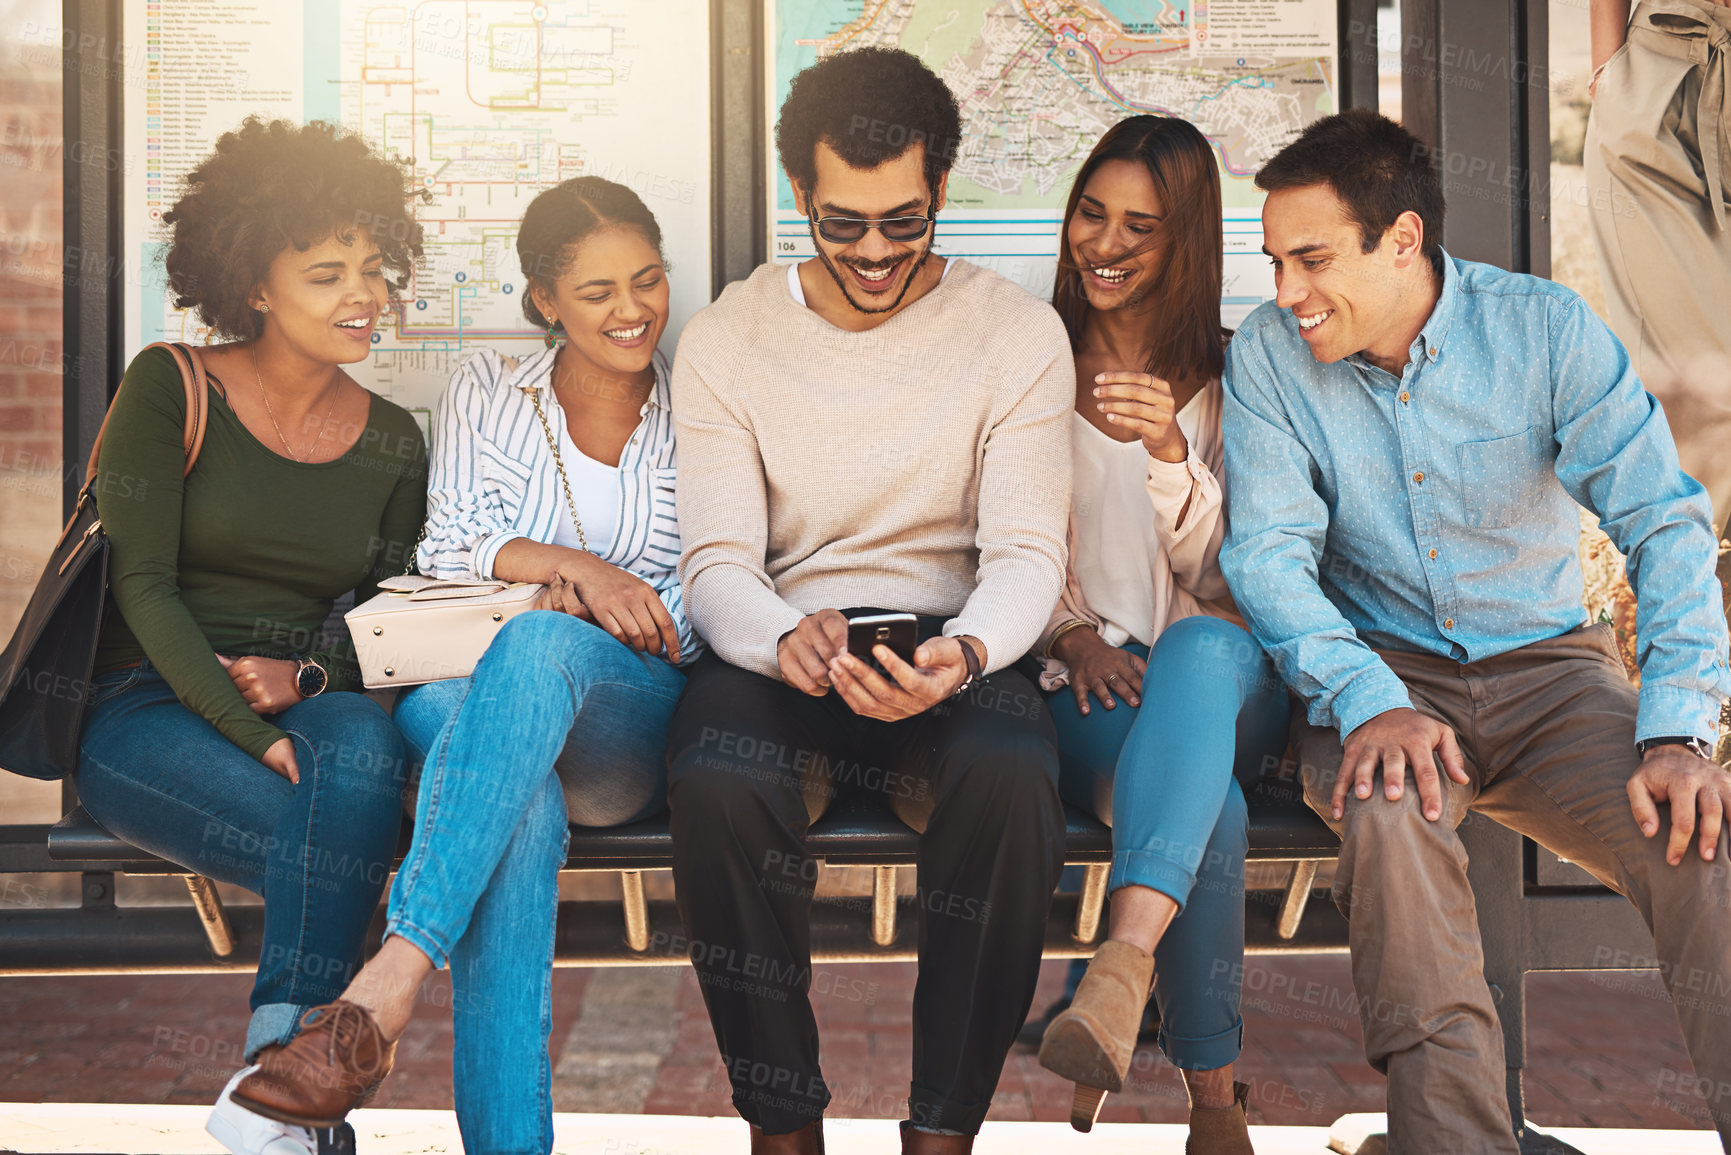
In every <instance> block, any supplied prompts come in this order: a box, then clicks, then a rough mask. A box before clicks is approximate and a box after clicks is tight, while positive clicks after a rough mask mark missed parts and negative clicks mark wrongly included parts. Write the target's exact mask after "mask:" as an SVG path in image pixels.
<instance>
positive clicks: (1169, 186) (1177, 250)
mask: <svg viewBox="0 0 1731 1155" xmlns="http://www.w3.org/2000/svg"><path fill="white" fill-rule="evenodd" d="M1111 160H1132V161H1137V162H1138V163H1140V164H1142V165H1145V166H1146V167H1147V169H1148V175H1149V176H1150V177H1151V178H1153V181H1154V189H1155V191H1156V192H1157V193H1159V196H1160V205H1161V209H1162V211H1163V213H1164V215H1163V216H1162V218H1161V219H1160V221H1159V222H1158V223H1157V224H1156V225H1155V226H1154V231H1153V232H1152V233H1150V234H1149V237H1148V240H1147V241H1145V242H1143V244H1141V245H1139V246H1137V248H1136V250H1135V252H1144V251H1146V250H1147V249H1150V248H1155V247H1158V248H1159V249H1160V251H1161V260H1160V265H1159V268H1158V269H1157V270H1156V271H1155V273H1154V279H1153V281H1152V282H1151V283H1150V285H1149V288H1148V296H1149V297H1150V298H1151V299H1152V300H1153V301H1155V302H1156V305H1155V308H1154V310H1153V311H1152V313H1151V322H1150V324H1151V327H1152V329H1153V332H1152V334H1151V336H1152V337H1153V341H1152V348H1151V351H1150V352H1149V355H1148V365H1147V370H1146V371H1147V372H1148V373H1151V374H1153V375H1154V376H1156V377H1159V378H1161V379H1162V380H1166V381H1194V380H1201V381H1208V380H1212V379H1213V378H1215V377H1218V376H1220V373H1221V370H1222V369H1224V368H1225V366H1226V338H1227V333H1226V331H1225V330H1224V329H1222V328H1221V327H1220V286H1221V279H1222V271H1221V264H1222V247H1221V221H1220V170H1219V167H1218V165H1217V164H1216V162H1215V159H1214V149H1213V148H1212V147H1211V146H1210V145H1209V143H1208V139H1207V138H1206V137H1204V136H1203V135H1202V133H1201V131H1200V130H1198V129H1197V127H1196V126H1195V125H1193V124H1191V123H1190V122H1189V121H1188V120H1184V119H1182V118H1180V117H1176V116H1132V117H1130V118H1129V119H1128V120H1121V121H1119V122H1118V123H1117V124H1115V125H1113V126H1112V127H1111V128H1109V129H1107V130H1106V133H1105V135H1103V136H1102V137H1100V142H1099V143H1098V144H1096V145H1095V146H1094V151H1093V152H1091V153H1089V154H1088V159H1087V160H1085V161H1083V162H1082V168H1081V170H1080V171H1079V172H1077V173H1076V181H1075V183H1074V184H1072V185H1071V186H1070V199H1069V202H1068V203H1067V204H1065V206H1064V223H1063V225H1062V228H1061V231H1060V232H1059V236H1058V242H1059V243H1058V278H1057V282H1056V283H1055V284H1054V285H1053V287H1052V307H1053V308H1055V309H1057V310H1058V315H1059V316H1060V317H1062V318H1063V319H1064V328H1065V329H1067V330H1069V333H1070V348H1071V350H1072V351H1074V350H1075V349H1076V347H1077V344H1078V342H1080V341H1081V339H1082V328H1083V326H1084V324H1085V323H1086V322H1087V320H1088V313H1089V312H1090V310H1091V309H1092V306H1091V305H1089V304H1088V298H1087V296H1086V295H1085V294H1084V293H1083V291H1082V270H1081V269H1080V268H1079V267H1078V266H1077V264H1076V258H1075V256H1074V254H1073V253H1072V252H1071V251H1070V221H1071V219H1072V218H1074V217H1075V215H1076V207H1077V205H1078V204H1080V203H1081V200H1082V190H1083V189H1084V188H1086V187H1087V185H1088V178H1089V177H1091V176H1093V175H1094V173H1095V171H1096V170H1097V169H1099V167H1100V166H1101V165H1103V164H1105V163H1106V162H1107V161H1111ZM1127 255H1128V254H1127Z"/></svg>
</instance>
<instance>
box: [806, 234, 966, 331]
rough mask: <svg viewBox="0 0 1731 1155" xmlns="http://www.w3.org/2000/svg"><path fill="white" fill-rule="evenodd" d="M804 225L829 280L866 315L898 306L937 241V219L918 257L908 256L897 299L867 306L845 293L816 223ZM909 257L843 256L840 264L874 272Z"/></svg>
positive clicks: (842, 279)
mask: <svg viewBox="0 0 1731 1155" xmlns="http://www.w3.org/2000/svg"><path fill="white" fill-rule="evenodd" d="M807 227H808V228H809V229H810V230H811V243H812V245H813V246H814V247H815V248H816V249H817V256H818V259H819V260H821V261H822V262H823V267H824V268H825V269H826V270H828V272H829V275H830V279H831V280H833V281H834V282H835V287H836V288H838V289H840V290H841V295H842V296H843V297H845V298H846V299H847V303H848V304H849V305H851V306H853V308H854V309H855V310H856V311H858V312H861V313H866V314H868V315H875V314H878V313H893V312H895V311H896V309H897V308H899V307H900V306H901V303H902V298H903V297H905V296H907V295H908V290H909V289H911V288H913V284H914V278H916V277H918V276H919V275H920V270H921V269H923V268H925V267H926V261H927V260H929V259H930V258H931V255H932V248H933V247H934V246H935V245H936V244H937V240H938V222H937V221H933V222H932V223H931V225H930V226H929V227H928V231H927V233H926V236H927V238H928V240H927V242H926V247H925V249H924V250H923V251H922V252H921V253H920V255H919V256H918V257H914V258H911V259H912V260H913V262H914V267H913V271H912V272H910V273H909V274H908V276H907V280H905V281H903V282H902V289H901V292H899V293H897V294H896V299H895V300H893V301H891V302H890V303H889V304H887V305H883V306H880V307H867V306H865V305H862V304H860V303H859V302H858V301H856V300H854V299H853V294H852V293H850V292H848V286H847V279H846V278H845V277H843V276H842V275H841V270H840V269H838V268H836V267H835V262H834V261H832V260H830V258H829V254H828V253H826V252H824V251H823V243H822V241H821V239H820V238H819V237H818V235H817V225H816V224H815V223H808V225H807ZM909 259H910V258H908V257H897V258H896V259H895V260H893V261H890V262H889V263H888V264H885V263H884V262H883V261H853V260H848V259H846V258H845V257H844V258H843V259H842V262H841V263H842V264H844V265H847V266H849V267H850V268H855V269H860V270H863V271H865V272H868V273H869V272H876V271H877V270H878V269H884V268H890V267H893V266H895V265H899V264H901V263H902V262H903V261H906V260H909Z"/></svg>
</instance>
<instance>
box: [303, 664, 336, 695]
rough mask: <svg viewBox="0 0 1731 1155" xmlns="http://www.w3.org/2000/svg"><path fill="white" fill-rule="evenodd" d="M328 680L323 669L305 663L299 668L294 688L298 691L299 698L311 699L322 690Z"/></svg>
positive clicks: (316, 665)
mask: <svg viewBox="0 0 1731 1155" xmlns="http://www.w3.org/2000/svg"><path fill="white" fill-rule="evenodd" d="M328 680H329V679H328V678H326V677H325V672H324V670H323V668H321V667H320V666H319V665H318V664H317V663H315V662H307V663H306V664H304V665H303V666H301V671H300V674H299V676H298V677H297V678H296V683H297V685H296V688H297V689H298V690H300V692H301V697H303V698H312V697H316V696H317V695H318V694H319V693H320V692H321V691H323V690H324V688H325V683H326V682H327V681H328Z"/></svg>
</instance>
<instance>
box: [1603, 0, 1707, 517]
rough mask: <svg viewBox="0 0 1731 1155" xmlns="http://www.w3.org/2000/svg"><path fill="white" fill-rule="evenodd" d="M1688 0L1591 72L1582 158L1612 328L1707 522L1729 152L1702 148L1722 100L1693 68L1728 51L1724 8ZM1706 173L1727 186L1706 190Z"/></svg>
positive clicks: (1645, 20) (1703, 67)
mask: <svg viewBox="0 0 1731 1155" xmlns="http://www.w3.org/2000/svg"><path fill="white" fill-rule="evenodd" d="M1690 7H1691V8H1693V9H1695V10H1696V11H1695V13H1694V15H1693V18H1691V17H1690V16H1689V15H1688V14H1686V13H1685V12H1676V11H1667V12H1666V13H1665V14H1663V15H1662V16H1658V19H1659V20H1663V21H1665V22H1666V25H1667V27H1665V28H1664V29H1660V28H1657V27H1656V26H1655V23H1656V22H1655V20H1654V17H1653V16H1652V15H1649V14H1646V13H1640V12H1638V13H1637V15H1636V17H1635V27H1634V28H1633V29H1632V30H1631V32H1630V39H1629V42H1628V44H1627V45H1625V46H1624V47H1623V48H1622V49H1620V50H1619V51H1618V52H1617V53H1616V54H1615V55H1614V56H1612V57H1611V59H1610V60H1609V61H1608V62H1607V63H1606V66H1605V71H1604V73H1603V74H1602V75H1601V76H1600V78H1599V84H1598V91H1597V95H1596V96H1595V97H1594V101H1593V111H1592V116H1591V119H1590V120H1589V121H1588V125H1587V139H1586V143H1585V148H1584V150H1583V158H1582V159H1583V162H1584V163H1585V165H1586V175H1587V181H1588V187H1589V188H1590V189H1591V192H1592V195H1591V196H1590V197H1589V198H1588V204H1589V207H1590V220H1591V222H1592V227H1593V237H1594V240H1595V242H1596V247H1597V249H1598V254H1599V269H1600V272H1601V273H1602V274H1603V278H1602V279H1603V282H1604V290H1605V305H1606V308H1607V311H1608V313H1609V320H1610V323H1611V327H1612V328H1613V329H1614V330H1615V331H1616V333H1617V336H1618V337H1620V338H1621V339H1622V341H1623V344H1624V345H1626V346H1627V347H1628V350H1629V355H1630V357H1631V358H1632V359H1633V361H1634V364H1635V370H1636V372H1637V373H1639V374H1640V376H1641V379H1642V381H1643V383H1644V384H1646V385H1647V387H1648V388H1649V389H1651V390H1652V391H1653V393H1654V394H1655V395H1656V396H1657V397H1659V399H1660V400H1661V401H1663V402H1664V405H1665V410H1666V412H1667V413H1668V414H1669V415H1670V419H1671V425H1672V428H1673V430H1674V431H1675V432H1676V434H1677V450H1678V453H1679V455H1680V456H1681V458H1682V461H1683V468H1684V469H1686V470H1688V472H1689V473H1690V474H1691V475H1693V476H1694V477H1696V478H1697V479H1698V480H1700V481H1701V483H1702V484H1703V485H1705V486H1706V487H1707V491H1708V493H1709V494H1710V495H1711V496H1712V498H1713V520H1714V524H1715V525H1723V524H1724V523H1725V519H1726V514H1727V512H1728V511H1731V510H1728V507H1731V464H1728V463H1727V462H1726V461H1725V455H1724V453H1723V452H1722V450H1721V447H1722V446H1723V445H1724V440H1725V435H1726V430H1727V428H1728V427H1731V311H1728V310H1727V309H1725V308H1724V306H1723V302H1725V301H1727V300H1731V203H1725V204H1724V209H1723V212H1724V215H1725V221H1726V227H1721V225H1720V223H1719V221H1718V220H1717V219H1716V218H1715V215H1714V212H1713V207H1712V203H1711V198H1712V197H1713V196H1715V195H1717V196H1718V197H1719V198H1720V199H1721V202H1722V203H1724V202H1725V198H1726V197H1728V196H1731V156H1727V155H1723V154H1721V153H1720V150H1717V149H1715V150H1714V153H1715V154H1718V155H1716V157H1707V156H1704V155H1703V146H1704V145H1705V144H1708V143H1710V142H1711V141H1712V140H1713V138H1714V136H1715V135H1716V134H1717V133H1719V132H1721V131H1722V129H1721V128H1720V125H1719V122H1720V120H1721V119H1723V118H1725V117H1731V107H1725V106H1724V104H1723V102H1724V100H1725V99H1726V97H1727V95H1728V94H1727V93H1725V92H1724V90H1723V88H1720V90H1719V99H1720V102H1721V104H1720V106H1719V107H1714V106H1713V105H1712V104H1711V103H1709V104H1707V105H1706V106H1703V105H1702V102H1701V97H1702V79H1703V77H1704V76H1706V75H1709V74H1711V73H1712V72H1713V71H1715V70H1717V69H1718V68H1720V67H1721V63H1720V61H1721V59H1722V58H1723V54H1724V53H1726V52H1731V45H1728V44H1727V36H1728V35H1731V9H1726V8H1723V7H1720V6H1718V5H1716V4H1712V3H1709V2H1707V0H1702V2H1701V3H1698V4H1694V5H1691V6H1690ZM1690 24H1693V25H1694V27H1692V28H1691V27H1689V25H1690ZM1692 34H1693V35H1692ZM1715 39H1716V40H1717V46H1716V47H1712V48H1709V43H1710V42H1712V41H1714V40H1715ZM1667 47H1669V48H1672V49H1675V50H1676V51H1674V52H1672V51H1666V50H1665V49H1666V48H1667ZM1701 52H1704V53H1705V55H1704V56H1702V57H1701V59H1700V60H1699V61H1698V60H1697V59H1695V58H1693V56H1692V54H1693V53H1701ZM1710 169H1717V170H1718V174H1719V178H1720V181H1721V182H1722V184H1723V185H1724V186H1726V187H1722V188H1721V189H1720V190H1717V191H1715V190H1714V189H1712V188H1711V186H1710V184H1709V181H1708V179H1707V177H1708V172H1709V170H1710Z"/></svg>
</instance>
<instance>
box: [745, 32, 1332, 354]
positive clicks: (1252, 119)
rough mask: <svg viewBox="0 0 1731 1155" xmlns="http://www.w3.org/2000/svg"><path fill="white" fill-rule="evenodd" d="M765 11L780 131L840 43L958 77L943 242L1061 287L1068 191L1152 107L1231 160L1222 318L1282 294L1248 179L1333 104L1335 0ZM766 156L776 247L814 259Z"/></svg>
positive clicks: (1227, 164) (770, 86)
mask: <svg viewBox="0 0 1731 1155" xmlns="http://www.w3.org/2000/svg"><path fill="white" fill-rule="evenodd" d="M765 15H766V19H765V23H764V28H765V35H766V37H767V39H768V44H767V46H766V52H765V64H766V69H767V76H766V85H767V91H768V92H769V93H770V99H769V101H768V102H767V104H768V106H769V107H768V110H767V111H768V117H769V125H768V128H769V132H770V134H771V135H770V139H771V140H773V139H774V135H773V134H774V124H775V118H776V114H777V112H778V110H779V108H780V105H781V101H782V100H783V98H785V97H786V95H787V91H788V86H789V84H790V83H791V81H792V79H793V76H794V74H795V73H797V72H799V71H800V70H801V69H802V68H805V67H807V66H809V65H810V64H812V63H814V62H815V61H817V60H818V59H820V58H822V57H825V56H828V55H830V54H832V53H836V52H845V51H848V50H849V49H853V48H860V47H864V46H866V45H882V46H887V47H895V48H902V49H905V50H907V51H909V52H912V53H913V54H914V55H916V56H918V57H919V58H920V59H921V60H923V61H925V63H926V64H927V66H928V67H930V68H931V69H932V70H933V71H934V72H936V73H937V74H938V75H939V76H941V77H943V78H944V81H945V83H947V84H948V85H949V86H950V89H951V91H952V92H954V93H955V95H956V99H957V101H958V102H959V103H960V105H961V110H962V148H961V151H960V154H959V156H958V157H957V159H956V164H955V168H954V170H953V171H952V172H951V174H950V183H949V195H948V206H947V207H946V208H945V209H944V212H943V214H942V217H941V219H940V221H939V229H938V251H939V252H941V253H944V254H946V255H950V256H960V257H966V258H967V259H969V260H972V261H976V262H978V263H980V264H983V265H986V266H989V267H991V268H995V269H997V270H998V271H999V272H1001V273H1003V274H1005V275H1006V276H1008V277H1010V278H1012V279H1013V280H1015V281H1017V282H1018V283H1020V284H1021V285H1022V286H1023V287H1025V288H1027V289H1028V290H1029V291H1030V292H1033V293H1035V294H1037V295H1039V296H1041V297H1049V296H1050V295H1051V291H1052V278H1053V274H1054V272H1055V270H1056V256H1057V251H1058V247H1057V236H1058V221H1059V217H1060V216H1061V214H1062V212H1063V207H1064V199H1065V196H1066V195H1067V194H1068V192H1069V188H1070V181H1071V179H1072V177H1073V176H1074V175H1075V172H1076V169H1077V168H1078V167H1079V166H1080V165H1081V163H1082V161H1083V160H1084V159H1086V157H1087V155H1088V152H1089V150H1090V149H1092V148H1093V146H1094V143H1095V142H1096V141H1097V140H1099V139H1100V135H1101V133H1103V132H1105V130H1106V129H1107V128H1109V127H1110V126H1111V125H1113V124H1115V123H1117V122H1118V121H1120V120H1122V119H1124V118H1125V117H1129V116H1135V115H1138V114H1140V113H1156V114H1159V115H1162V116H1182V117H1185V118H1186V119H1188V120H1190V121H1192V122H1193V123H1195V124H1196V125H1197V126H1198V127H1199V128H1200V129H1201V130H1202V132H1203V134H1204V135H1205V136H1207V138H1208V139H1209V141H1210V142H1211V143H1212V144H1213V145H1214V150H1215V156H1216V158H1217V159H1218V160H1219V162H1220V171H1221V193H1222V201H1223V203H1224V205H1225V210H1226V237H1225V249H1226V284H1225V291H1224V294H1223V297H1224V299H1223V300H1222V302H1221V313H1222V317H1223V319H1224V321H1225V323H1227V324H1228V325H1231V324H1235V323H1236V322H1237V321H1239V320H1241V319H1242V318H1243V317H1244V316H1245V314H1247V313H1248V312H1249V311H1250V310H1251V309H1252V308H1254V307H1255V306H1256V305H1257V304H1259V303H1260V302H1261V301H1263V300H1265V299H1266V298H1268V297H1271V296H1273V295H1274V282H1273V278H1272V275H1271V273H1270V271H1269V268H1268V262H1267V259H1266V258H1264V257H1263V256H1262V255H1261V248H1262V226H1261V218H1260V211H1261V204H1262V194H1260V193H1259V192H1257V190H1256V189H1255V187H1254V186H1253V184H1252V181H1253V179H1254V177H1255V176H1256V173H1257V170H1258V169H1260V168H1261V167H1262V165H1263V164H1264V163H1265V162H1266V161H1267V160H1268V159H1269V158H1270V157H1271V156H1273V155H1274V154H1275V153H1276V152H1278V151H1279V150H1280V149H1281V147H1282V146H1284V145H1285V144H1286V143H1287V142H1288V141H1290V140H1291V139H1292V138H1293V137H1294V136H1296V135H1297V134H1298V133H1299V132H1300V131H1301V130H1302V129H1303V128H1304V126H1305V125H1307V124H1309V123H1311V122H1312V121H1314V120H1316V119H1318V118H1320V117H1323V116H1327V115H1328V114H1330V113H1332V112H1335V111H1336V110H1337V101H1336V93H1335V75H1336V58H1337V40H1338V14H1337V11H1336V7H1335V3H1334V0H1197V2H1194V3H1184V2H1165V0H998V2H992V0H768V6H767V12H766V14H765ZM769 164H770V169H771V171H770V172H769V174H768V184H767V187H768V188H769V189H770V190H771V193H770V202H771V203H770V205H769V216H770V219H769V235H770V238H771V240H770V246H771V250H772V256H773V257H774V259H776V260H779V261H794V260H803V259H805V258H806V257H808V256H810V255H812V252H813V249H812V242H811V234H810V231H809V226H808V224H807V222H806V220H805V218H804V217H802V216H801V215H800V214H799V212H798V210H797V209H796V208H795V207H794V202H793V193H792V190H791V189H790V188H789V187H788V184H787V179H786V177H785V176H784V175H783V174H782V172H781V169H780V165H779V163H778V162H777V161H776V159H775V151H774V149H773V148H771V149H770V150H769Z"/></svg>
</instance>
